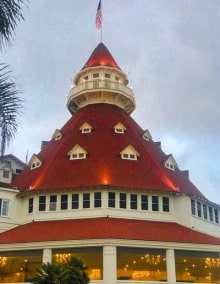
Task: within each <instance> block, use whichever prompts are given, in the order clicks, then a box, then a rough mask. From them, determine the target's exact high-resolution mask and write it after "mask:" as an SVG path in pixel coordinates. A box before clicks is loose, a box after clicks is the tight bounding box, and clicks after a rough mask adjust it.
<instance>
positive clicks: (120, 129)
mask: <svg viewBox="0 0 220 284" xmlns="http://www.w3.org/2000/svg"><path fill="white" fill-rule="evenodd" d="M113 129H114V131H115V133H119V134H124V133H125V131H126V127H125V126H124V124H122V123H121V122H119V123H117V124H116V125H115V126H114V128H113Z"/></svg>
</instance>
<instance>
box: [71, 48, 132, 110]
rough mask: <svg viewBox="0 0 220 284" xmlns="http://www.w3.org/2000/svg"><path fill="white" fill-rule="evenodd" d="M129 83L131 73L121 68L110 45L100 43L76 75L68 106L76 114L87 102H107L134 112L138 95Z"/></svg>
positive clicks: (88, 103)
mask: <svg viewBox="0 0 220 284" xmlns="http://www.w3.org/2000/svg"><path fill="white" fill-rule="evenodd" d="M128 82H129V81H128V77H127V75H126V74H125V73H124V72H122V71H121V69H120V67H119V66H118V64H117V63H116V61H115V60H114V58H113V57H112V55H111V54H110V52H109V50H108V49H107V48H106V46H105V45H104V44H103V43H100V44H99V45H98V46H97V47H96V48H95V50H94V51H93V53H92V54H91V56H90V58H89V59H88V61H87V62H86V64H85V65H84V67H83V68H82V69H81V71H80V72H79V73H77V74H76V76H75V78H74V86H72V87H71V89H70V91H69V94H68V99H67V107H68V109H69V111H70V112H71V113H72V114H74V113H75V112H76V111H77V110H78V109H80V108H83V107H85V106H87V105H90V104H97V103H106V104H112V105H116V106H118V107H120V108H122V109H124V110H125V111H126V112H127V113H129V114H130V113H131V112H132V111H133V110H134V109H135V98H134V92H133V90H132V89H131V88H130V87H129V86H128Z"/></svg>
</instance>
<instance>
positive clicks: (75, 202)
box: [72, 193, 79, 209]
mask: <svg viewBox="0 0 220 284" xmlns="http://www.w3.org/2000/svg"><path fill="white" fill-rule="evenodd" d="M78 208H79V194H78V193H74V194H72V209H78Z"/></svg>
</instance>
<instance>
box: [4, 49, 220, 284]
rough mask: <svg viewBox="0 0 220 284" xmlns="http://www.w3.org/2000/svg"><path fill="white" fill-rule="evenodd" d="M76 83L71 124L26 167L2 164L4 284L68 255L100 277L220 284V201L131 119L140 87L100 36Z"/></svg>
mask: <svg viewBox="0 0 220 284" xmlns="http://www.w3.org/2000/svg"><path fill="white" fill-rule="evenodd" d="M73 81H74V84H73V86H71V89H70V91H69V94H68V98H67V108H68V110H69V111H70V113H71V118H70V119H69V120H68V121H67V122H66V123H65V125H64V126H63V127H62V128H61V129H56V126H54V131H53V133H52V135H51V140H50V141H43V142H42V146H41V150H40V152H39V153H38V154H33V155H32V157H31V159H30V161H29V163H28V164H27V165H24V164H22V162H21V161H19V160H18V159H17V158H16V157H14V156H12V155H9V157H7V158H8V162H7V161H6V162H4V163H3V162H2V164H1V168H0V180H1V181H2V182H1V187H0V283H26V282H29V279H30V277H31V276H33V274H34V273H35V272H36V269H37V267H39V265H40V264H41V263H43V262H44V263H47V262H53V263H62V262H64V261H65V260H66V258H69V257H70V256H71V255H73V256H77V257H80V258H82V259H84V261H85V262H86V264H87V266H88V268H89V270H88V273H89V277H90V279H91V283H93V284H130V283H133V284H140V283H161V282H165V283H170V284H174V283H178V282H181V283H220V205H218V204H216V203H214V202H211V201H209V200H208V199H207V198H206V197H205V195H203V194H202V193H201V192H200V191H199V189H197V187H196V186H195V185H194V184H193V183H192V182H191V181H190V179H189V173H188V171H184V170H181V169H180V168H179V167H178V164H177V161H176V160H175V158H174V156H173V155H172V154H166V153H164V151H163V150H162V146H161V143H160V142H157V141H154V139H153V136H152V134H151V133H150V131H149V130H148V129H142V128H141V127H140V126H139V125H138V124H137V123H136V122H135V121H134V119H133V118H132V117H131V113H132V112H133V111H134V109H135V96H134V92H133V90H132V88H131V87H130V86H129V81H128V77H127V75H126V74H125V73H124V72H123V71H122V70H121V68H120V67H119V65H118V63H117V62H116V61H115V59H114V58H113V56H112V55H111V53H110V52H109V50H108V49H107V47H106V46H105V45H104V44H103V43H99V44H98V46H97V47H96V48H95V49H94V51H93V52H92V54H91V56H90V57H89V59H88V60H87V62H86V64H85V65H84V66H83V68H82V69H81V70H80V71H79V72H78V73H77V74H76V76H75V78H74V79H73ZM23 168H24V169H23ZM21 169H23V170H22V171H21ZM14 174H16V177H15V178H14Z"/></svg>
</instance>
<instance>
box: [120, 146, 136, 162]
mask: <svg viewBox="0 0 220 284" xmlns="http://www.w3.org/2000/svg"><path fill="white" fill-rule="evenodd" d="M139 155H140V154H139V153H138V152H137V151H136V150H135V149H134V147H132V146H131V145H128V146H127V147H126V148H125V149H124V150H122V151H121V152H120V156H121V158H122V159H125V160H137V159H138V157H139Z"/></svg>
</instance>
